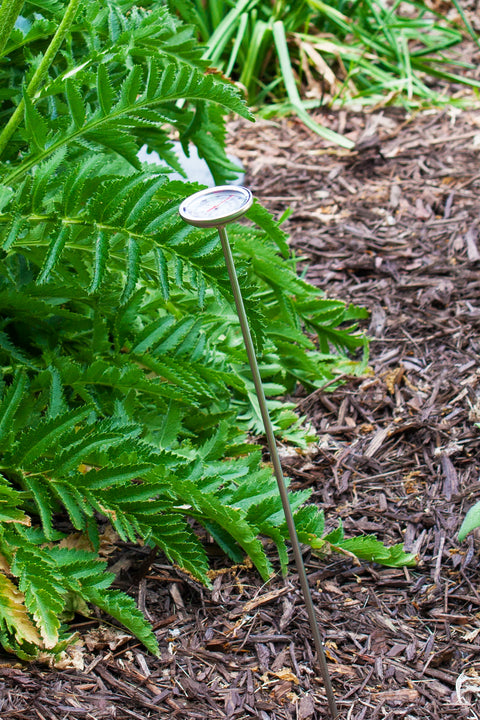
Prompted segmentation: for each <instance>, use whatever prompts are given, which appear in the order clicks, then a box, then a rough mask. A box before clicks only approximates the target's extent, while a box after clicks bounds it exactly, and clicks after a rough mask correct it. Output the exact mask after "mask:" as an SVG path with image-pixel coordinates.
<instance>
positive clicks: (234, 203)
mask: <svg viewBox="0 0 480 720" xmlns="http://www.w3.org/2000/svg"><path fill="white" fill-rule="evenodd" d="M252 203H253V196H252V193H251V192H250V190H248V189H247V188H245V187H241V186H234V185H233V186H232V185H222V186H218V187H214V188H208V189H207V190H201V191H200V192H197V193H194V194H193V195H190V197H188V198H186V199H185V200H184V201H183V202H182V204H181V205H180V208H179V213H180V216H181V217H182V218H183V219H184V220H185V222H187V223H189V224H190V225H194V226H195V227H200V228H202V227H203V228H211V227H215V228H217V230H218V234H219V236H220V242H221V244H222V250H223V255H224V257H225V263H226V266H227V271H228V276H229V278H230V284H231V286H232V292H233V296H234V299H235V306H236V309H237V314H238V319H239V321H240V327H241V330H242V335H243V340H244V343H245V349H246V351H247V357H248V362H249V365H250V370H251V372H252V376H253V382H254V385H255V391H256V395H257V399H258V405H259V407H260V412H261V415H262V420H263V425H264V428H265V435H266V438H267V443H268V448H269V451H270V458H271V461H272V465H273V470H274V474H275V478H276V480H277V484H278V490H279V493H280V497H281V500H282V505H283V511H284V513H285V519H286V522H287V527H288V532H289V535H290V540H291V544H292V550H293V556H294V559H295V565H296V568H297V572H298V577H299V580H300V585H301V588H302V593H303V599H304V601H305V608H306V610H307V614H308V619H309V623H310V629H311V631H312V635H313V640H314V644H315V649H316V651H317V660H318V663H319V666H320V670H321V673H322V677H323V681H324V684H325V691H326V695H327V701H328V706H329V709H330V712H331V715H332V718H334V720H335V719H336V718H337V717H338V710H337V705H336V702H335V697H334V694H333V688H332V683H331V680H330V675H329V672H328V667H327V661H326V658H325V651H324V649H323V643H322V638H321V635H320V630H319V627H318V622H317V618H316V615H315V606H314V604H313V600H312V595H311V592H310V586H309V584H308V578H307V573H306V571H305V565H304V563H303V557H302V552H301V548H300V543H299V540H298V536H297V531H296V528H295V521H294V519H293V514H292V509H291V507H290V503H289V501H288V490H287V486H286V483H285V478H284V476H283V471H282V466H281V462H280V456H279V454H278V449H277V444H276V441H275V435H274V432H273V427H272V422H271V420H270V415H269V412H268V408H267V402H266V399H265V392H264V390H263V385H262V379H261V376H260V370H259V368H258V363H257V358H256V355H255V348H254V346H253V341H252V336H251V333H250V328H249V325H248V320H247V315H246V313H245V307H244V304H243V298H242V294H241V290H240V285H239V282H238V277H237V273H236V270H235V264H234V260H233V255H232V251H231V248H230V243H229V241H228V236H227V232H226V229H225V225H227V224H228V223H230V222H232V221H234V220H238V219H239V218H240V217H242V216H243V215H245V213H246V212H247V210H248V209H249V208H250V207H251V206H252Z"/></svg>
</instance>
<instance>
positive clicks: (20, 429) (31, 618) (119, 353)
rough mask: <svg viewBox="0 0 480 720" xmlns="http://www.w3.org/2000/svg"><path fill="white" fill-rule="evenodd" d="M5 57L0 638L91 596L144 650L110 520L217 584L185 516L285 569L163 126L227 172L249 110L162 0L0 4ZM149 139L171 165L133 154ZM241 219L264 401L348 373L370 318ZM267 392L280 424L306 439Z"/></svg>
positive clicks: (7, 644)
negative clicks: (231, 132) (358, 324)
mask: <svg viewBox="0 0 480 720" xmlns="http://www.w3.org/2000/svg"><path fill="white" fill-rule="evenodd" d="M20 11H21V14H20ZM0 52H1V54H2V63H1V65H0V76H1V88H2V91H1V96H0V118H1V129H0V152H1V164H0V249H1V250H0V251H1V254H2V262H1V264H0V364H1V382H0V642H1V643H2V645H3V647H4V648H5V649H7V650H9V651H12V652H15V653H17V654H18V655H19V656H20V657H23V658H30V657H34V656H35V655H36V654H37V653H38V651H40V650H42V651H43V650H47V651H49V652H57V651H59V649H61V648H62V647H63V646H64V644H65V642H67V641H68V632H67V631H66V630H65V629H64V626H63V623H64V622H65V621H67V620H68V618H69V616H70V617H71V614H72V612H73V611H75V610H80V611H82V612H87V603H89V604H94V605H96V606H97V607H99V608H101V609H102V610H103V611H105V612H106V613H109V614H110V615H111V616H113V617H114V618H116V619H117V620H118V621H120V622H121V623H123V624H124V625H125V626H126V627H127V628H128V629H129V630H130V631H131V632H132V633H134V634H135V635H136V636H137V637H138V638H139V639H140V640H141V641H142V642H143V643H144V644H145V645H146V647H147V648H149V649H150V650H151V651H152V652H156V651H157V643H156V639H155V635H154V633H153V631H152V629H151V627H150V626H149V624H148V623H147V622H146V620H145V619H144V617H143V616H142V614H141V613H140V612H139V610H138V609H137V608H136V606H135V603H134V600H133V599H132V598H130V597H128V596H127V595H125V594H123V593H121V592H120V591H119V590H116V589H113V588H112V587H111V585H112V581H113V580H114V577H113V575H112V574H111V573H108V572H106V563H105V562H104V561H103V560H102V559H101V557H102V554H101V553H102V543H103V539H102V538H103V537H104V531H105V529H106V528H107V527H108V526H109V525H111V526H113V528H114V530H115V531H116V533H117V534H118V537H119V538H120V539H121V540H122V541H131V542H141V543H143V544H146V545H150V546H156V547H158V548H159V549H160V550H161V551H163V553H164V554H165V555H166V557H167V558H168V559H169V560H170V561H171V562H172V563H175V564H177V565H178V566H179V567H180V568H182V569H183V570H184V571H186V572H188V573H191V575H192V576H193V577H195V578H197V579H198V580H200V581H201V582H203V583H205V584H207V585H208V575H207V571H208V562H207V554H206V551H205V549H204V546H203V544H202V542H201V540H200V539H199V537H198V535H197V534H195V532H194V530H193V529H192V528H193V527H195V525H194V524H193V523H192V520H193V521H196V523H197V525H196V526H197V527H198V526H203V528H204V529H205V531H206V532H207V533H208V535H209V536H210V537H212V538H213V539H214V541H215V542H216V543H218V545H219V546H220V547H221V548H222V549H223V550H224V551H225V553H226V554H227V555H228V556H229V557H230V558H231V559H232V560H233V561H235V562H238V561H241V560H242V559H243V558H244V557H245V555H248V556H250V558H251V560H252V561H253V563H254V564H255V566H256V567H257V569H258V571H259V573H260V574H261V575H262V577H263V578H265V579H267V578H268V577H270V575H271V573H272V566H271V564H270V561H269V560H268V558H267V556H266V554H265V550H264V545H263V543H262V542H261V539H260V537H261V536H263V537H265V536H266V537H268V538H270V539H271V540H272V541H273V543H275V545H276V546H277V548H278V552H279V557H280V562H281V567H282V568H283V570H285V568H286V566H287V562H288V557H287V550H286V545H285V538H286V537H287V529H286V527H285V523H284V520H283V514H282V509H281V504H280V499H279V497H278V493H277V490H276V485H275V481H274V480H273V478H272V474H271V471H270V468H269V467H268V466H264V465H263V464H262V462H261V452H260V449H259V448H258V447H257V446H255V445H252V444H249V443H248V442H247V439H248V435H247V433H257V432H259V430H261V428H259V419H258V412H257V408H256V406H255V402H254V394H253V391H252V382H251V378H250V376H249V371H248V364H247V358H246V355H245V351H244V348H243V345H242V342H241V335H240V333H239V329H238V327H237V320H236V317H235V315H234V313H233V310H232V298H231V292H230V287H229V282H228V276H227V272H226V269H225V267H224V263H223V257H222V253H221V249H220V247H219V243H218V240H217V236H216V233H215V232H214V231H209V230H207V231H200V230H195V229H192V228H191V227H189V226H187V225H185V224H184V223H183V222H182V220H181V219H180V217H179V215H178V206H179V204H180V202H181V200H182V199H183V198H184V197H186V196H187V195H189V194H190V193H191V192H192V191H194V190H197V189H199V186H196V185H192V184H188V183H182V182H170V181H169V179H168V175H169V170H170V168H177V166H178V163H177V160H176V157H175V155H174V154H173V152H172V142H171V139H170V138H171V135H172V132H173V131H175V132H176V133H177V136H178V137H179V138H180V139H181V141H182V143H184V145H185V147H188V143H189V142H192V143H194V144H195V145H196V146H197V148H198V150H199V153H200V155H201V156H202V157H204V158H205V159H206V160H207V162H208V164H209V165H210V167H211V170H212V172H213V174H214V177H215V180H216V181H217V182H218V183H222V182H225V181H227V180H228V179H229V178H230V177H231V175H232V171H233V170H234V168H232V166H231V165H230V163H229V161H228V159H227V157H226V155H225V151H224V140H225V128H224V115H225V114H226V113H229V112H236V113H239V114H240V115H243V116H244V117H249V112H248V110H247V109H246V107H245V105H244V102H243V101H242V99H241V97H240V95H239V92H238V91H237V90H236V88H235V87H234V86H233V85H232V84H231V83H230V82H227V81H225V80H224V79H222V78H221V77H218V76H216V75H212V74H206V73H205V69H206V66H207V63H206V61H205V60H203V59H202V49H201V48H200V47H199V46H198V44H197V42H196V40H195V39H194V37H193V35H192V31H191V29H189V28H187V27H185V26H184V25H183V24H181V23H180V22H179V21H178V20H176V19H174V18H173V16H172V15H171V14H169V12H167V10H166V9H165V8H163V7H159V6H158V4H155V3H150V2H144V3H142V8H138V7H135V6H134V5H133V3H132V2H130V0H111V1H110V2H108V3H105V4H104V3H100V2H89V3H86V2H84V3H81V2H80V1H79V0H70V2H68V3H67V2H62V1H61V0H32V1H31V2H29V1H26V2H22V1H21V0H20V1H10V0H4V2H3V4H2V5H1V6H0ZM144 144H146V145H147V146H148V147H149V148H151V149H155V150H156V151H157V152H158V153H159V155H160V156H161V158H163V160H164V161H165V162H166V163H167V167H165V166H159V165H142V164H141V163H140V162H139V160H138V157H137V153H138V151H139V148H140V147H141V146H142V145H144ZM177 169H178V168H177ZM248 217H249V220H250V225H248V226H240V225H239V226H234V227H233V228H232V233H231V239H232V242H233V247H234V251H235V255H236V258H237V262H238V264H239V272H240V279H241V285H242V289H243V293H244V296H245V303H246V308H247V311H248V315H249V318H250V322H251V325H252V328H253V331H254V335H255V340H256V344H257V347H258V352H259V356H260V360H261V366H262V373H263V378H264V380H265V384H266V389H267V393H268V394H269V396H271V397H272V398H273V397H274V396H277V395H282V394H285V393H287V392H291V391H292V390H293V389H294V388H295V386H296V384H297V383H298V382H301V383H304V384H305V385H306V386H308V387H316V386H319V385H321V384H323V383H325V382H326V381H330V380H331V379H333V378H335V376H336V374H338V373H341V372H344V371H351V372H354V371H355V369H357V370H361V369H362V361H360V362H357V363H355V362H354V361H351V360H349V359H348V358H347V356H346V355H345V354H344V353H345V351H347V350H353V351H355V350H357V349H360V350H361V348H362V347H364V346H365V339H364V338H363V337H361V336H360V335H359V334H358V333H357V332H356V330H355V321H356V319H358V318H360V317H363V316H364V313H363V311H362V310H360V309H358V308H355V307H347V306H346V305H345V304H344V303H342V302H338V301H332V300H327V299H326V298H324V297H322V296H321V295H320V294H319V292H318V291H317V290H315V289H314V288H313V287H311V286H310V285H308V284H307V283H305V282H304V281H302V280H301V279H299V278H298V277H297V274H296V271H295V262H294V258H292V256H291V255H290V253H289V250H288V246H287V239H286V236H285V234H284V233H283V232H282V230H281V228H280V226H279V224H278V223H276V222H275V221H274V220H273V219H272V217H271V216H270V215H269V214H268V213H267V211H266V210H265V209H264V208H262V207H261V206H260V205H259V204H258V203H255V204H254V206H253V207H252V208H251V210H250V211H249V216H248ZM315 334H316V336H317V338H318V342H315V341H314V339H312V338H314V335H315ZM334 350H336V352H335V353H334V352H333V351H334ZM271 403H272V407H271V409H272V416H273V419H274V424H275V428H276V431H277V433H279V434H280V435H282V434H283V435H284V436H285V437H287V439H288V438H289V437H290V439H292V438H293V439H296V440H297V441H298V442H301V441H304V435H305V433H303V436H302V431H301V427H300V424H299V422H298V418H297V417H296V416H295V415H293V413H292V411H291V408H290V407H289V406H286V407H285V406H284V405H282V403H280V402H279V401H277V400H274V399H272V400H271ZM290 497H291V503H292V507H293V510H294V512H295V517H296V522H297V525H298V528H299V533H300V535H301V538H302V541H303V542H305V543H310V544H311V545H312V546H315V549H316V550H318V549H321V548H323V549H324V550H326V549H328V547H329V536H328V535H327V536H324V528H323V514H322V512H321V511H319V510H318V509H317V508H316V507H314V506H311V505H308V504H305V503H306V501H307V500H308V492H306V491H302V492H294V493H292V494H291V496H290ZM335 532H336V533H337V534H336V535H335V538H334V539H335V544H336V545H335V546H336V547H337V546H338V547H339V548H340V549H341V547H342V538H343V536H341V535H342V534H341V533H340V535H339V534H338V531H335ZM346 542H350V544H351V541H346ZM364 543H365V540H362V547H364ZM348 550H349V551H352V548H351V547H350V546H349V548H348ZM366 550H367V554H368V553H370V555H369V557H371V547H370V548H366ZM377 550H378V548H377ZM377 555H378V558H379V560H380V561H381V562H385V563H386V564H394V565H395V564H401V563H404V562H410V561H411V560H412V558H411V557H410V556H408V555H406V554H405V553H403V551H402V550H401V547H399V546H397V547H395V548H391V549H387V548H383V546H382V547H381V551H379V552H378V553H377Z"/></svg>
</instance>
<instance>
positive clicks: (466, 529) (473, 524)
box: [458, 501, 480, 542]
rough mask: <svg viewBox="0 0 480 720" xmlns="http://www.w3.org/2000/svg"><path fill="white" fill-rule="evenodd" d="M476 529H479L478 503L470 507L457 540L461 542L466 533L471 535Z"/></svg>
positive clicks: (479, 513) (479, 508)
mask: <svg viewBox="0 0 480 720" xmlns="http://www.w3.org/2000/svg"><path fill="white" fill-rule="evenodd" d="M477 527H480V501H479V502H477V503H475V505H472V507H471V508H470V509H469V510H468V512H467V514H466V515H465V517H464V518H463V522H462V525H461V527H460V530H459V531H458V540H459V541H460V542H463V540H465V538H466V537H467V535H468V533H471V532H472V531H473V530H475V528H477Z"/></svg>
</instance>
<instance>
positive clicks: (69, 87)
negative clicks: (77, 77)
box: [65, 78, 86, 128]
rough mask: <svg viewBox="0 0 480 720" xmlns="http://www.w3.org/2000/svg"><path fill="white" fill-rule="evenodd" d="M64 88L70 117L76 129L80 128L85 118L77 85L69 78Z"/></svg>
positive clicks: (83, 106)
mask: <svg viewBox="0 0 480 720" xmlns="http://www.w3.org/2000/svg"><path fill="white" fill-rule="evenodd" d="M65 88H66V95H67V102H68V109H69V111H70V115H71V116H72V120H73V122H74V124H75V126H76V127H77V128H81V127H82V126H83V124H84V123H85V118H86V113H85V105H84V103H83V98H82V94H81V92H80V90H79V88H78V85H77V84H76V83H75V82H74V81H73V80H72V79H71V78H68V79H67V81H66V83H65Z"/></svg>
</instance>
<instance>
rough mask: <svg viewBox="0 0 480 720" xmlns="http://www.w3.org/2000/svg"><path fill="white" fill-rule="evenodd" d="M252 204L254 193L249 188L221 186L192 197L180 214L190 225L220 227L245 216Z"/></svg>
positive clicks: (183, 205) (184, 202) (181, 208)
mask: <svg viewBox="0 0 480 720" xmlns="http://www.w3.org/2000/svg"><path fill="white" fill-rule="evenodd" d="M252 202H253V196H252V193H251V192H250V190H247V188H244V187H239V186H238V185H234V186H232V185H220V186H219V187H215V188H208V189H207V190H200V192H197V193H195V194H194V195H190V197H188V198H187V199H186V200H184V201H183V202H182V204H181V205H180V208H179V213H180V215H181V217H182V218H183V219H184V220H185V222H187V223H190V225H195V226H196V227H219V226H221V225H225V224H226V223H229V222H232V220H237V218H239V217H241V216H242V215H244V214H245V213H246V212H247V210H248V208H249V207H250V206H251V204H252Z"/></svg>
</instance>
